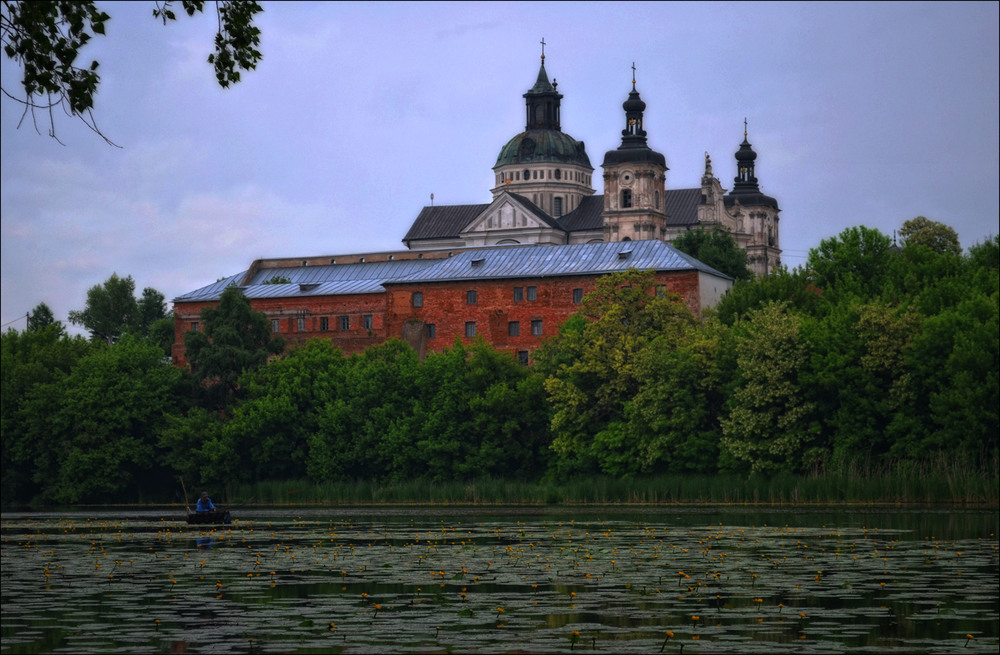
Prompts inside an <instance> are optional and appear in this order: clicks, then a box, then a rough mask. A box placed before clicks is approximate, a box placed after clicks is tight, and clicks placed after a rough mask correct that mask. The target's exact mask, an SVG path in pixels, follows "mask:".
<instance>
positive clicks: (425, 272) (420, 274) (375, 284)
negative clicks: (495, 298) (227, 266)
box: [174, 241, 727, 302]
mask: <svg viewBox="0 0 1000 655" xmlns="http://www.w3.org/2000/svg"><path fill="white" fill-rule="evenodd" d="M630 268H635V269H638V270H642V271H645V270H650V269H652V270H655V271H690V270H696V271H702V272H705V273H709V274H712V275H716V276H718V277H727V276H726V275H724V274H722V273H720V272H718V271H716V270H715V269H713V268H711V267H710V266H706V265H705V264H702V263H701V262H699V261H698V260H697V259H694V258H693V257H691V256H690V255H686V254H684V253H682V252H680V251H679V250H677V249H675V248H673V247H672V246H670V245H668V244H666V243H664V242H663V241H621V242H612V243H587V244H576V245H565V246H547V245H539V244H528V245H520V246H492V247H483V248H471V249H469V250H464V251H462V252H458V253H455V255H454V256H452V257H450V258H448V259H410V260H400V261H388V262H371V263H364V264H330V265H322V266H289V267H288V268H265V269H261V270H260V271H258V272H257V273H256V274H255V275H254V276H253V278H252V279H251V280H250V281H249V283H248V284H247V285H245V286H242V287H240V289H241V290H242V291H243V294H244V295H245V296H246V297H247V298H251V299H254V298H307V297H315V296H340V295H350V294H358V293H384V292H385V285H387V284H393V283H401V282H447V281H456V280H497V279H516V278H542V277H560V276H568V275H606V274H608V273H617V272H621V271H625V270H628V269H630ZM245 275H246V271H244V272H243V273H239V274H237V275H233V276H230V277H227V278H223V279H222V280H219V281H218V282H215V283H214V284H210V285H208V286H206V287H202V288H201V289H198V290H196V291H192V292H190V293H186V294H184V295H182V296H178V297H177V298H174V302H203V301H215V300H219V299H220V298H221V297H222V292H223V291H224V290H225V289H226V287H228V286H229V285H230V284H238V283H239V281H240V280H241V279H243V277H244V276H245ZM275 276H281V277H286V278H288V279H289V280H291V282H289V283H285V284H264V282H265V281H266V280H269V279H271V278H273V277H275Z"/></svg>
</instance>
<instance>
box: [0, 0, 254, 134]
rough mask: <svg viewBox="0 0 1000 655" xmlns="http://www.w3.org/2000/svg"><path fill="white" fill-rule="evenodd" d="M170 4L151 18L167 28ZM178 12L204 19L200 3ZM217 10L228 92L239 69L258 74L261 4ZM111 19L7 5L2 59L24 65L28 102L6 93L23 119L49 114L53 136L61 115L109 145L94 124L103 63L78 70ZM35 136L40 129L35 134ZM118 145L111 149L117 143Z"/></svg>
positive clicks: (2, 11) (59, 7) (55, 6)
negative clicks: (84, 51) (56, 113)
mask: <svg viewBox="0 0 1000 655" xmlns="http://www.w3.org/2000/svg"><path fill="white" fill-rule="evenodd" d="M171 4H172V3H171V2H169V1H166V2H162V3H161V2H156V3H155V8H154V9H153V17H154V18H157V19H160V20H162V21H163V24H164V25H166V23H167V21H172V20H176V14H175V13H174V11H173V10H172V9H171ZM181 7H182V8H183V10H184V12H185V13H187V15H188V16H193V15H194V14H196V13H201V12H202V11H203V10H204V7H205V3H204V2H203V1H201V0H183V2H181ZM215 11H216V15H217V18H218V21H219V31H218V33H217V34H216V35H215V52H213V53H212V54H210V55H209V56H208V63H210V64H212V65H213V66H214V67H215V77H216V79H217V80H218V83H219V86H221V87H223V88H227V87H228V86H229V85H230V84H235V83H237V82H239V81H240V71H241V70H244V71H245V70H253V69H254V68H256V66H257V62H258V61H260V59H261V57H262V55H261V53H260V51H259V50H257V48H258V47H259V46H260V30H259V29H258V28H257V27H256V26H255V25H254V23H253V20H254V16H255V15H256V14H258V13H260V12H261V11H262V9H261V7H260V5H259V4H257V3H256V2H253V1H243V0H217V1H216V3H215ZM109 20H111V16H110V15H108V14H107V13H105V12H104V11H101V10H99V9H98V8H97V5H96V3H95V2H93V1H85V2H70V1H68V0H44V1H43V0H32V1H31V2H17V1H14V0H4V2H3V4H2V8H0V32H2V42H3V50H4V54H6V55H7V57H8V58H10V59H12V60H13V61H14V62H15V63H17V64H18V65H19V66H21V68H22V70H23V75H22V77H21V87H22V90H23V92H24V98H20V97H15V96H14V95H12V93H11V91H9V90H8V89H7V88H6V87H3V94H4V95H5V96H7V97H8V98H11V99H12V100H15V101H16V102H19V103H21V104H22V105H24V115H22V117H21V120H22V121H23V120H24V117H25V116H27V115H28V114H29V113H30V114H31V116H32V120H33V121H34V120H35V110H41V111H44V112H47V113H48V114H49V136H51V137H52V138H55V139H57V140H58V138H57V137H56V127H55V118H54V116H53V110H54V109H55V108H56V107H59V108H61V109H62V110H63V111H65V112H66V113H67V114H69V115H70V116H75V117H78V118H79V119H80V120H81V121H82V122H83V123H84V124H85V125H86V126H87V127H88V128H90V129H91V130H92V131H93V132H94V133H96V134H97V135H98V136H100V137H101V138H102V139H104V140H105V141H107V142H108V143H109V144H111V143H112V142H111V141H110V140H109V139H108V138H107V137H106V136H104V134H103V133H102V132H101V130H100V129H99V128H98V127H97V122H96V120H95V119H94V115H93V112H92V110H93V107H94V96H95V95H96V93H97V90H98V86H99V85H100V81H101V78H100V75H98V73H97V69H98V67H99V65H100V64H99V63H98V62H97V61H96V60H95V61H91V62H90V63H89V64H82V65H79V64H78V63H77V58H78V56H79V55H80V51H81V50H82V49H83V48H84V47H85V46H86V45H87V43H88V42H89V41H90V40H91V39H92V38H93V37H94V35H101V36H103V35H104V34H105V24H106V23H107V22H108V21H109ZM36 129H37V128H36ZM112 145H113V144H112Z"/></svg>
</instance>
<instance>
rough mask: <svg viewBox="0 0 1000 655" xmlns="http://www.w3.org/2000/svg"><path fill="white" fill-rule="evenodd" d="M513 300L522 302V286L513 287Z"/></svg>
mask: <svg viewBox="0 0 1000 655" xmlns="http://www.w3.org/2000/svg"><path fill="white" fill-rule="evenodd" d="M514 302H524V287H514Z"/></svg>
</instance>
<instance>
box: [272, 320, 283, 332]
mask: <svg viewBox="0 0 1000 655" xmlns="http://www.w3.org/2000/svg"><path fill="white" fill-rule="evenodd" d="M271 332H275V333H277V332H281V319H278V318H272V319H271Z"/></svg>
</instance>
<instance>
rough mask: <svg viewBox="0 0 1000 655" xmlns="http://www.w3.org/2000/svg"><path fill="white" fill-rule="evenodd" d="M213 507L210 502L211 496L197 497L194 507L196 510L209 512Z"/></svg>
mask: <svg viewBox="0 0 1000 655" xmlns="http://www.w3.org/2000/svg"><path fill="white" fill-rule="evenodd" d="M213 509H215V505H213V504H212V499H211V498H199V499H198V506H197V507H195V508H194V511H196V512H209V511H211V510H213Z"/></svg>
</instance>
